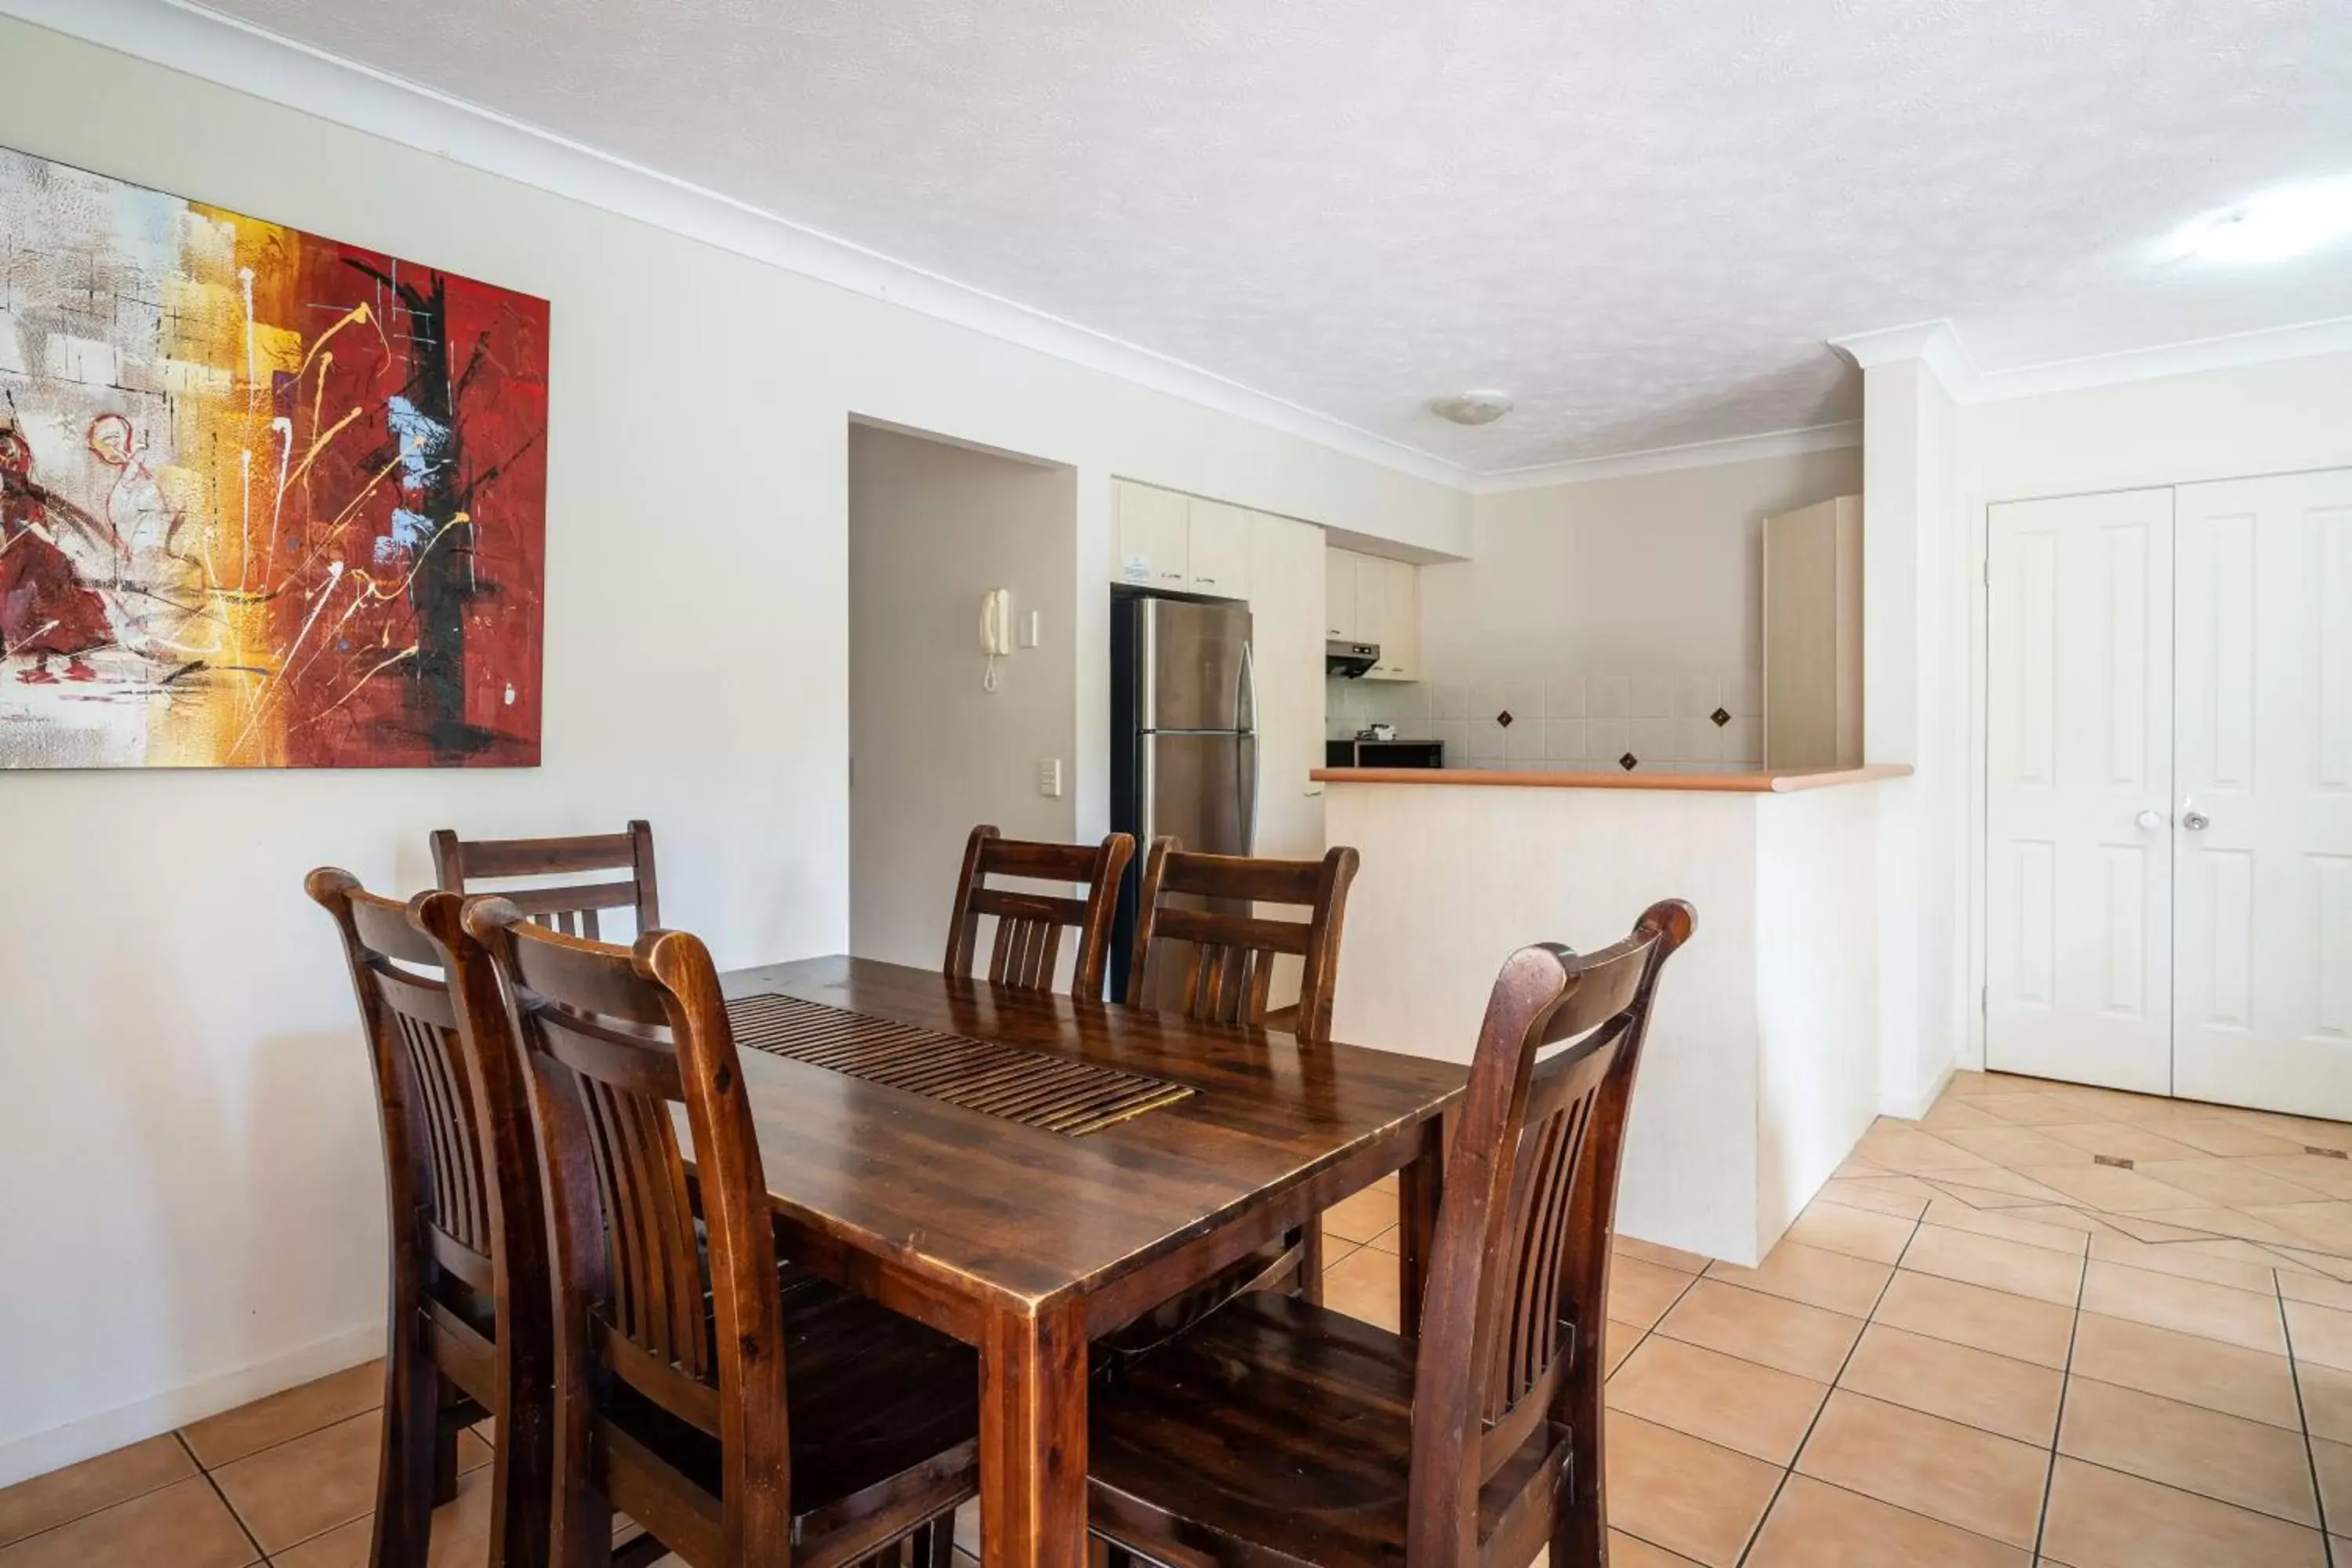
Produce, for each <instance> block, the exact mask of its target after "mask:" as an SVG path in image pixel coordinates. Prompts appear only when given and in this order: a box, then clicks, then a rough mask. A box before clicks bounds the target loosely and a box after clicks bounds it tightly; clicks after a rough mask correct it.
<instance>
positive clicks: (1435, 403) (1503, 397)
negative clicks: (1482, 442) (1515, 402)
mask: <svg viewBox="0 0 2352 1568" xmlns="http://www.w3.org/2000/svg"><path fill="white" fill-rule="evenodd" d="M1429 411H1430V412H1431V413H1432V414H1434V415H1436V416H1438V417H1439V418H1440V419H1451V420H1453V421H1454V423H1455V424H1456V425H1492V424H1493V423H1494V422H1495V421H1496V420H1497V419H1500V418H1501V417H1502V416H1504V415H1506V414H1508V413H1509V412H1510V411H1511V395H1510V394H1509V393H1507V392H1457V393H1455V394H1454V395H1452V396H1450V397H1433V398H1431V399H1430V400H1429Z"/></svg>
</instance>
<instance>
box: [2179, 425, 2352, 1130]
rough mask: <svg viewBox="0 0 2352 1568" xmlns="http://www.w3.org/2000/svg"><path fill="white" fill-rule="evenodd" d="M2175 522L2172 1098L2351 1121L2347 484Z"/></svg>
mask: <svg viewBox="0 0 2352 1568" xmlns="http://www.w3.org/2000/svg"><path fill="white" fill-rule="evenodd" d="M2178 512H2179V524H2178V539H2179V589H2178V605H2179V608H2178V616H2179V652H2178V656H2177V662H2176V679H2177V684H2178V688H2179V760H2178V773H2177V777H2176V789H2177V795H2176V798H2175V800H2174V802H2173V805H2174V806H2175V808H2176V815H2177V816H2178V819H2179V832H2178V834H2177V842H2178V854H2179V861H2178V874H2177V878H2176V882H2177V889H2178V890H2177V893H2176V899H2177V902H2178V911H2179V913H2178V926H2177V930H2176V942H2177V946H2178V963H2179V992H2178V1002H2177V1020H2176V1025H2175V1040H2174V1069H2173V1087H2174V1092H2176V1093H2178V1094H2180V1095H2182V1096H2184V1097H2187V1098H2190V1099H2196V1100H2220V1101H2223V1102H2226V1103H2229V1104H2234V1105H2251V1106H2258V1107H2261V1108H2263V1109H2264V1110H2284V1111H2293V1112H2298V1113H2300V1114H2303V1115H2307V1116H2324V1117H2330V1118H2333V1119H2336V1120H2338V1121H2344V1120H2352V470H2337V471H2335V472H2329V473H2315V474H2293V475H2284V476H2280V477H2276V478H2271V479H2239V480H2231V481H2228V482H2224V483H2218V484H2203V485H2184V486H2182V487H2181V488H2180V489H2179V492H2178Z"/></svg>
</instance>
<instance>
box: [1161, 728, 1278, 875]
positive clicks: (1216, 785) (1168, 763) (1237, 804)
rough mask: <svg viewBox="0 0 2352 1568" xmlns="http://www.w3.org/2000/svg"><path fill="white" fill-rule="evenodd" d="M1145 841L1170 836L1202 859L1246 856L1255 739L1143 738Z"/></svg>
mask: <svg viewBox="0 0 2352 1568" xmlns="http://www.w3.org/2000/svg"><path fill="white" fill-rule="evenodd" d="M1142 784H1143V821H1144V824H1145V835H1144V837H1145V842H1146V843H1149V842H1150V840H1151V839H1153V838H1157V837H1160V836H1162V835H1163V834H1169V835H1173V836H1174V837H1176V839H1177V841H1178V842H1180V843H1181V844H1182V845H1183V847H1185V848H1187V849H1190V850H1193V851H1195V852H1197V853H1200V854H1204V855H1246V854H1248V853H1249V852H1250V845H1251V844H1252V843H1253V842H1254V841H1255V837H1256V826H1257V737H1256V736H1255V735H1238V734H1236V735H1146V736H1144V737H1143V779H1142Z"/></svg>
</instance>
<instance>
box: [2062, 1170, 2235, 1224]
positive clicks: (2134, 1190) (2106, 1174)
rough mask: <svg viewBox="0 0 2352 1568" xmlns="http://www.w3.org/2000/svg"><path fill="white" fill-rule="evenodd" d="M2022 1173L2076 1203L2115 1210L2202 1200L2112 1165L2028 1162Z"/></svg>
mask: <svg viewBox="0 0 2352 1568" xmlns="http://www.w3.org/2000/svg"><path fill="white" fill-rule="evenodd" d="M2023 1173H2024V1175H2025V1176H2026V1177H2027V1178H2028V1179H2029V1180H2031V1181H2034V1182H2039V1183H2040V1184H2042V1185H2043V1186H2045V1187H2051V1188H2053V1189H2055V1190H2056V1191H2058V1192H2062V1193H2063V1194H2066V1196H2067V1197H2068V1198H2071V1199H2072V1200H2074V1202H2076V1203H2080V1204H2088V1205H2091V1206H2092V1207H2093V1208H2095V1209H2112V1210H2114V1211H2116V1213H2119V1214H2154V1213H2161V1212H2162V1211H2164V1210H2166V1209H2175V1208H2197V1207H2200V1206H2201V1205H2203V1204H2204V1202H2205V1200H2204V1199H2202V1198H2200V1197H2196V1196H2194V1195H2192V1194H2189V1193H2184V1192H2182V1191H2181V1190H2180V1189H2179V1188H2178V1187H2168V1186H2166V1185H2165V1184H2163V1183H2162V1182H2158V1181H2155V1180H2152V1179H2151V1178H2149V1177H2147V1176H2143V1175H2141V1174H2140V1173H2138V1172H2137V1171H2126V1170H2124V1169H2122V1168H2121V1167H2120V1166H2116V1165H2096V1164H2093V1165H2029V1166H2026V1167H2025V1168H2024V1172H2023Z"/></svg>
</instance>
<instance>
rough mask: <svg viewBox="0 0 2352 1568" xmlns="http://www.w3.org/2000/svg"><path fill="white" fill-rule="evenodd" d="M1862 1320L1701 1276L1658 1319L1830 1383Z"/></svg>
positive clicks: (1692, 1336)
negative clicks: (1660, 1318) (1663, 1315)
mask: <svg viewBox="0 0 2352 1568" xmlns="http://www.w3.org/2000/svg"><path fill="white" fill-rule="evenodd" d="M1862 1328H1863V1321H1862V1320H1861V1319H1860V1318H1853V1317H1848V1316H1846V1315H1845V1314H1843V1313H1842V1312H1832V1311H1827V1310H1823V1309H1822V1308H1820V1307H1808V1306H1806V1305H1805V1304H1804V1303H1803V1302H1801V1301H1791V1300H1787V1299H1785V1298H1783V1297H1780V1296H1768V1295H1766V1294H1764V1293H1763V1292H1761V1291H1759V1290H1747V1289H1741V1288H1740V1287H1738V1286H1737V1285H1727V1284H1725V1283H1723V1282H1722V1281H1721V1280H1719V1279H1701V1280H1700V1281H1699V1282H1698V1283H1697V1284H1696V1285H1694V1286H1692V1287H1691V1288H1690V1290H1689V1291H1688V1293H1687V1294H1685V1296H1684V1297H1683V1299H1682V1300H1679V1301H1677V1302H1675V1308H1674V1310H1673V1311H1671V1312H1668V1313H1667V1314H1666V1315H1665V1317H1664V1319H1662V1320H1660V1321H1659V1323H1658V1332H1660V1333H1662V1334H1665V1335H1667V1336H1669V1337H1670V1338H1673V1339H1677V1340H1681V1341H1683V1342H1685V1343H1688V1344H1695V1345H1704V1346H1706V1348H1707V1349H1709V1350H1717V1351H1721V1352H1724V1353H1725V1354H1726V1355H1735V1356H1738V1357H1739V1358H1741V1359H1742V1360H1744V1361H1752V1362H1756V1363H1759V1364H1761V1365H1764V1366H1769V1367H1776V1368H1778V1369H1779V1370H1780V1371H1782V1372H1789V1373H1796V1374H1797V1375H1798V1376H1800V1377H1809V1378H1811V1379H1813V1380H1814V1381H1815V1382H1817V1383H1827V1382H1829V1381H1830V1380H1831V1379H1832V1378H1834V1377H1836V1376H1837V1373H1838V1368H1839V1367H1840V1366H1842V1365H1843V1364H1844V1363H1845V1358H1846V1354H1847V1352H1850V1351H1851V1350H1853V1342H1854V1341H1855V1339H1856V1338H1857V1337H1859V1336H1860V1334H1861V1333H1862Z"/></svg>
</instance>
